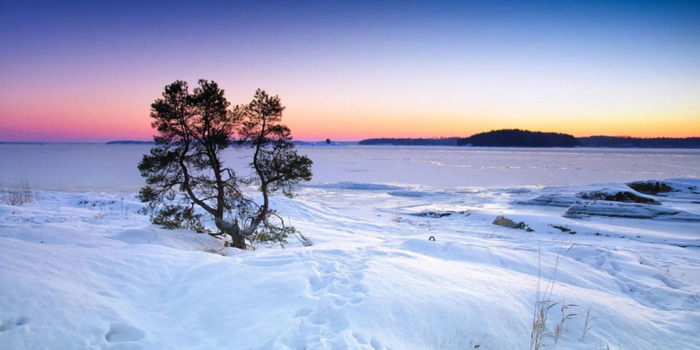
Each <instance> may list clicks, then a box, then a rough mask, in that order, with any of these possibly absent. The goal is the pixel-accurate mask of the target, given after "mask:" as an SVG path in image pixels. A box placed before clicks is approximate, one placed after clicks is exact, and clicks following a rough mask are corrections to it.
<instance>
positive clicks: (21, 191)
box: [0, 179, 36, 206]
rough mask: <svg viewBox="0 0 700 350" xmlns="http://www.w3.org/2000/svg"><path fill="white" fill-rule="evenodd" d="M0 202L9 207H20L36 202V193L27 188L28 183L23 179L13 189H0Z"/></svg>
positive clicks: (29, 187)
mask: <svg viewBox="0 0 700 350" xmlns="http://www.w3.org/2000/svg"><path fill="white" fill-rule="evenodd" d="M0 200H2V202H3V203H7V204H9V205H14V206H20V205H23V204H26V203H31V202H33V201H34V200H36V193H35V192H34V190H32V188H31V186H29V181H28V180H27V179H23V180H21V181H20V182H19V184H18V185H17V186H15V187H14V188H4V189H0Z"/></svg>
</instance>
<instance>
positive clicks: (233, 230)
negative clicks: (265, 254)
mask: <svg viewBox="0 0 700 350" xmlns="http://www.w3.org/2000/svg"><path fill="white" fill-rule="evenodd" d="M229 106H230V103H229V102H228V101H227V100H226V97H225V96H224V90H222V89H220V88H219V86H218V85H217V84H216V83H215V82H213V81H207V80H199V84H198V86H197V87H196V88H195V89H194V90H193V91H192V92H191V93H190V92H189V89H188V85H187V83H186V82H184V81H175V82H174V83H172V84H170V85H168V86H166V87H165V90H164V91H163V96H162V98H160V99H157V100H156V101H155V102H153V104H151V118H153V122H152V127H153V128H155V129H157V131H158V135H156V136H154V141H155V147H153V148H152V149H151V151H150V153H149V154H147V155H144V156H143V159H142V160H141V162H140V163H139V165H138V168H139V170H140V172H141V176H143V177H144V178H145V179H146V186H145V187H143V188H142V189H141V191H140V192H139V198H140V199H141V201H142V202H145V203H147V204H148V206H147V211H148V212H150V214H151V219H152V222H153V223H155V224H158V225H162V226H164V227H166V228H188V229H194V230H197V231H199V232H207V233H209V234H212V235H214V236H217V237H219V238H222V239H224V240H226V242H227V244H230V245H231V246H233V247H237V248H241V249H245V248H248V247H250V246H252V245H253V244H254V243H255V242H260V241H264V242H278V243H280V244H284V243H285V242H286V241H287V237H288V236H289V235H292V234H297V237H299V238H300V239H302V241H303V242H304V243H309V242H308V240H307V239H306V238H305V237H304V236H303V235H301V234H300V233H298V232H296V230H295V229H294V228H293V227H292V226H289V225H288V223H286V222H285V221H284V219H283V218H282V217H281V216H280V215H278V214H277V212H276V211H275V210H274V209H272V208H270V196H271V195H272V194H273V193H275V192H277V191H281V192H282V193H283V194H284V195H286V196H292V194H293V189H294V185H296V184H298V183H299V182H301V181H309V180H310V179H311V176H312V173H311V165H312V162H311V160H310V159H309V158H307V157H306V156H302V155H298V154H297V153H296V150H295V149H294V145H293V144H292V143H291V142H290V141H291V140H292V137H291V132H290V130H289V128H288V127H287V126H285V125H283V124H281V123H280V122H281V119H282V111H283V110H284V106H282V104H281V101H280V98H279V97H278V96H270V95H268V94H267V93H266V92H265V91H263V90H260V89H258V90H257V91H256V92H255V95H254V97H253V100H252V101H251V102H250V103H248V104H245V105H238V106H235V107H233V108H232V109H229V108H228V107H229ZM229 147H236V148H239V149H248V150H250V151H252V157H251V162H250V164H249V167H250V169H252V170H253V171H252V172H251V175H249V176H240V175H239V174H238V173H236V171H235V170H234V169H232V168H230V167H227V166H226V165H225V164H224V162H223V160H222V157H221V154H222V152H223V151H224V150H225V149H227V148H229ZM248 186H255V187H257V190H258V191H259V193H260V195H261V196H262V203H257V202H255V201H254V200H253V199H252V197H251V196H250V195H249V194H248V193H246V191H245V189H246V187H248ZM205 218H210V219H212V220H213V223H214V226H215V227H216V230H215V231H213V230H211V229H210V228H208V227H206V226H205V225H204V223H203V219H205Z"/></svg>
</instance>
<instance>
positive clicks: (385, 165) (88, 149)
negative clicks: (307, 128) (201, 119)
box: [0, 144, 700, 191]
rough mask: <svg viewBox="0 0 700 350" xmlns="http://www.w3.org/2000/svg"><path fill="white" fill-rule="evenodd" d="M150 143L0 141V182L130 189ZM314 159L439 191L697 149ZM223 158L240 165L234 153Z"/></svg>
mask: <svg viewBox="0 0 700 350" xmlns="http://www.w3.org/2000/svg"><path fill="white" fill-rule="evenodd" d="M149 148H150V146H145V145H104V144H44V145H39V144H0V159H2V162H3V167H2V168H0V183H3V184H7V185H8V186H9V185H12V184H13V183H14V182H17V181H19V180H20V179H27V180H29V182H30V183H31V184H32V185H33V186H35V187H36V188H38V189H50V190H81V191H85V190H88V191H115V190H126V191H135V190H137V189H138V188H139V187H140V186H142V184H143V179H142V178H141V177H140V176H139V173H138V170H137V169H136V164H137V163H138V162H139V161H140V160H141V157H142V156H143V154H145V153H148V150H149ZM297 150H298V151H299V153H302V154H306V155H307V156H309V158H311V159H312V160H313V161H314V167H313V171H314V177H313V180H312V181H311V184H323V183H333V182H341V181H349V182H360V183H400V184H409V185H417V186H420V185H422V186H433V187H440V188H456V187H494V186H496V187H514V186H569V185H587V184H593V183H603V182H629V181H635V180H648V179H666V178H698V177H700V150H697V149H694V150H684V149H672V150H666V149H606V148H549V149H532V148H481V147H474V148H458V147H398V146H338V147H323V146H316V147H313V146H301V147H297ZM225 160H226V162H227V163H228V164H231V166H232V167H234V168H241V167H244V166H245V164H247V163H248V161H249V160H247V159H246V158H245V157H244V156H243V155H241V154H239V153H238V152H236V151H227V152H226V154H225Z"/></svg>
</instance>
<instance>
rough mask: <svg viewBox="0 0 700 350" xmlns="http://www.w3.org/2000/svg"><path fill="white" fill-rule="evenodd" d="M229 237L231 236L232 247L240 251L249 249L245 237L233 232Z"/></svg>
mask: <svg viewBox="0 0 700 350" xmlns="http://www.w3.org/2000/svg"><path fill="white" fill-rule="evenodd" d="M228 235H229V236H231V247H234V248H239V249H246V248H247V244H246V241H245V236H243V235H240V234H237V233H233V232H231V233H229V234H228Z"/></svg>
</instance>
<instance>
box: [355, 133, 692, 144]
mask: <svg viewBox="0 0 700 350" xmlns="http://www.w3.org/2000/svg"><path fill="white" fill-rule="evenodd" d="M359 144H360V145H393V146H478V147H614V148H700V137H687V138H668V137H659V138H637V137H627V136H589V137H578V138H577V137H574V136H573V135H569V134H562V133H554V132H539V131H528V130H520V129H502V130H493V131H489V132H484V133H479V134H475V135H472V136H470V137H466V138H459V137H445V138H413V139H412V138H375V139H367V140H362V141H360V142H359Z"/></svg>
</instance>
